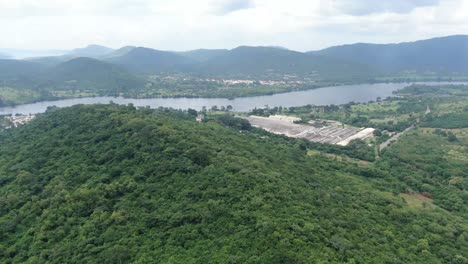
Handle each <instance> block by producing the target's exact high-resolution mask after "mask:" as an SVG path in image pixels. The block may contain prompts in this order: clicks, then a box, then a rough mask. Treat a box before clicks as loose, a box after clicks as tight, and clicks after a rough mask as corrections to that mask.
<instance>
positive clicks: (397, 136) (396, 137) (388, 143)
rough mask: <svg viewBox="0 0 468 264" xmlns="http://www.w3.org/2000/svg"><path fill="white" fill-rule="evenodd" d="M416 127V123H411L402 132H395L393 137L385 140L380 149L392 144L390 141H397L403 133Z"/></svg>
mask: <svg viewBox="0 0 468 264" xmlns="http://www.w3.org/2000/svg"><path fill="white" fill-rule="evenodd" d="M412 129H414V125H411V126H410V127H408V128H407V129H405V130H403V131H402V132H400V133H397V134H395V135H394V136H393V137H391V138H389V139H387V141H385V142H384V143H382V144H380V151H382V150H383V149H384V148H386V147H388V145H390V143H392V142H395V141H397V140H398V138H399V137H401V135H403V134H404V133H406V132H408V131H410V130H412Z"/></svg>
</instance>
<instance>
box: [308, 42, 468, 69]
mask: <svg viewBox="0 0 468 264" xmlns="http://www.w3.org/2000/svg"><path fill="white" fill-rule="evenodd" d="M312 54H317V55H323V56H330V57H335V58H340V59H347V60H350V61H354V62H358V63H362V64H366V65H372V66H373V67H374V69H376V70H377V69H378V70H381V71H383V72H392V71H396V72H398V71H434V72H439V73H452V72H458V73H467V72H468V63H467V61H468V35H456V36H448V37H440V38H433V39H427V40H420V41H415V42H406V43H399V44H367V43H357V44H351V45H343V46H335V47H330V48H327V49H323V50H320V51H315V52H312Z"/></svg>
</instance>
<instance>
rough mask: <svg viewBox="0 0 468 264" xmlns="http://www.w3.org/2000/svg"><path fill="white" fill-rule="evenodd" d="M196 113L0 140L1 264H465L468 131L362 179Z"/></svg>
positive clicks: (77, 125)
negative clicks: (459, 156)
mask: <svg viewBox="0 0 468 264" xmlns="http://www.w3.org/2000/svg"><path fill="white" fill-rule="evenodd" d="M194 114H195V113H194V112H193V111H189V112H181V111H172V110H167V109H159V110H151V109H147V108H141V109H136V108H135V107H133V106H131V105H129V106H117V105H94V106H74V107H71V108H65V109H51V110H49V111H48V112H47V113H45V114H43V115H40V116H38V117H37V118H36V119H35V120H33V121H32V122H31V123H29V124H28V125H25V126H21V127H19V128H15V129H10V130H6V131H3V132H0V146H1V148H0V205H1V206H0V227H1V228H0V261H1V262H6V263H10V262H15V263H98V262H104V263H129V262H133V263H467V261H468V260H467V258H468V256H467V255H466V248H467V247H468V233H467V230H468V222H467V219H468V218H467V214H466V197H467V196H466V186H465V185H464V184H465V183H466V182H464V180H466V177H467V175H466V170H465V171H464V170H463V168H464V167H463V166H462V165H463V164H464V165H465V168H466V164H467V163H466V160H457V161H454V160H453V159H452V158H450V157H451V156H450V155H456V154H455V153H457V152H461V153H465V154H466V152H465V151H466V149H465V147H466V143H467V142H468V134H467V133H466V132H467V131H466V130H464V131H462V132H453V133H455V134H456V137H457V138H458V140H457V141H456V142H450V141H449V140H448V139H447V138H446V137H444V136H441V135H438V134H435V133H434V132H432V131H431V129H427V130H426V129H425V130H417V131H415V132H412V133H414V134H411V135H408V136H407V137H404V138H403V139H402V140H405V141H404V142H403V141H402V142H397V143H395V144H394V145H393V146H392V147H391V148H390V149H388V150H387V151H385V152H384V153H383V156H382V158H381V159H380V160H379V161H377V162H376V163H370V164H367V165H366V166H358V165H357V164H356V163H354V162H350V161H346V160H344V161H338V160H336V159H334V158H331V157H330V156H327V155H322V154H320V153H321V152H320V150H318V149H315V148H314V147H313V146H308V145H306V144H304V142H303V141H302V140H296V139H288V138H284V137H281V136H277V135H272V134H269V133H266V132H263V131H260V130H257V129H250V128H246V130H241V131H240V130H239V124H241V125H242V123H241V122H240V121H236V120H235V118H232V117H227V116H223V115H217V116H218V121H217V120H211V119H208V120H207V121H206V122H203V123H197V122H196V121H195V120H194ZM219 117H221V119H219ZM230 127H234V129H232V128H230ZM438 133H439V134H440V132H438ZM419 136H424V137H423V138H421V139H420V141H419V142H418V143H413V144H410V143H411V142H413V139H414V138H416V139H417V138H419ZM428 141H429V142H433V143H430V144H428ZM420 142H423V143H420ZM420 144H423V145H424V148H421V146H420ZM448 149H450V151H447V150H448ZM307 153H309V155H307ZM310 153H316V154H315V155H310ZM400 153H401V154H400ZM443 157H446V159H445V160H443V161H441V160H440V158H443ZM446 162H448V163H446ZM415 168H417V169H415ZM418 192H427V193H430V197H431V199H433V202H432V201H430V200H428V201H426V202H425V203H427V204H428V206H424V205H421V206H419V205H418V203H417V202H415V201H411V200H410V198H409V197H413V198H414V199H416V198H418V199H423V198H420V196H418V195H419V194H418ZM421 195H427V196H429V194H426V193H424V194H421ZM460 199H462V200H460ZM431 203H432V204H431Z"/></svg>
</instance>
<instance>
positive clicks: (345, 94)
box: [0, 82, 449, 115]
mask: <svg viewBox="0 0 468 264" xmlns="http://www.w3.org/2000/svg"><path fill="white" fill-rule="evenodd" d="M424 84H449V83H446V82H443V83H442V82H441V83H429V82H425V83H424ZM408 85H409V84H408V83H379V84H357V85H342V86H332V87H323V88H318V89H313V90H306V91H298V92H288V93H281V94H275V95H266V96H254V97H240V98H235V99H231V100H230V99H225V98H153V99H132V98H122V97H106V96H104V97H86V98H77V99H64V100H57V101H43V102H38V103H32V104H24V105H17V106H15V107H0V115H8V114H37V113H42V112H45V111H46V109H47V107H49V106H57V107H67V106H72V105H76V104H99V103H100V104H107V103H109V102H110V101H113V102H114V103H117V104H129V103H132V104H134V105H135V106H149V107H151V108H158V107H171V108H175V109H188V108H193V109H196V110H201V109H202V108H203V106H206V107H207V108H211V107H212V106H215V105H216V106H218V107H221V106H228V105H231V106H232V107H233V111H238V112H244V111H249V110H251V109H254V108H264V107H265V106H267V105H268V106H269V107H275V106H283V107H291V106H303V105H308V104H312V105H331V104H335V105H339V104H345V103H349V102H352V101H354V102H368V101H371V100H376V99H377V98H378V97H380V98H382V99H384V98H386V97H388V96H392V92H393V91H396V90H398V89H401V88H403V87H405V86H408Z"/></svg>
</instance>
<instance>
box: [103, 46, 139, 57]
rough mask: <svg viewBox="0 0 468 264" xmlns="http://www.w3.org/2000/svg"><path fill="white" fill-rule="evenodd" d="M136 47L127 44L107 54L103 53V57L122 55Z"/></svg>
mask: <svg viewBox="0 0 468 264" xmlns="http://www.w3.org/2000/svg"><path fill="white" fill-rule="evenodd" d="M135 48H136V47H135V46H125V47H122V48H120V49H116V50H114V51H112V52H111V53H107V54H105V55H103V56H102V59H109V58H116V57H120V56H123V55H125V54H127V53H129V52H130V51H132V50H133V49H135Z"/></svg>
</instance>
